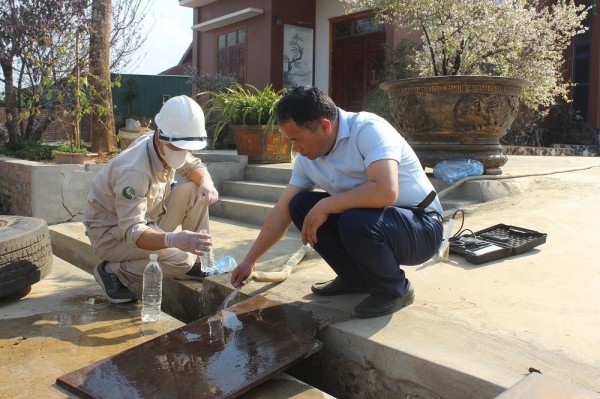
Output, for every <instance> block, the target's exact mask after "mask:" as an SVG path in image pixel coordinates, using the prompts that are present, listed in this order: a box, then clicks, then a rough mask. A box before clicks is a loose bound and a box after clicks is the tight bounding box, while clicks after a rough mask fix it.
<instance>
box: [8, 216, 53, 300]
mask: <svg viewBox="0 0 600 399" xmlns="http://www.w3.org/2000/svg"><path fill="white" fill-rule="evenodd" d="M51 269H52V246H51V244H50V234H49V232H48V225H47V224H46V221H45V220H43V219H39V218H32V217H24V216H7V215H0V298H2V297H5V296H9V295H13V294H15V293H20V292H23V291H25V290H29V289H30V287H31V285H32V284H35V283H37V282H38V281H40V280H41V279H43V278H44V277H46V276H47V275H48V273H50V270H51Z"/></svg>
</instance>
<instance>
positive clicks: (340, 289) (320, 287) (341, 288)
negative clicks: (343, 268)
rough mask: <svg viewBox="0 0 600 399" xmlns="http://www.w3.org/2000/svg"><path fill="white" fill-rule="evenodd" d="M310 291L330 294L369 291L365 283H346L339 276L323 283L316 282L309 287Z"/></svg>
mask: <svg viewBox="0 0 600 399" xmlns="http://www.w3.org/2000/svg"><path fill="white" fill-rule="evenodd" d="M310 289H311V291H312V292H313V293H314V294H315V295H321V296H331V295H344V294H355V293H357V292H369V288H368V287H367V286H365V285H351V286H349V285H347V284H346V283H345V282H344V280H342V279H341V278H339V277H336V278H335V279H333V280H331V281H326V282H324V283H316V284H313V286H312V287H310Z"/></svg>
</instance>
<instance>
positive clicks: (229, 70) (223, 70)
mask: <svg viewBox="0 0 600 399" xmlns="http://www.w3.org/2000/svg"><path fill="white" fill-rule="evenodd" d="M217 48H218V52H217V65H218V67H217V69H218V72H219V73H220V74H222V75H234V76H235V77H236V80H237V81H238V82H240V83H245V82H246V29H239V30H235V31H232V32H228V33H225V34H222V35H219V36H218V37H217Z"/></svg>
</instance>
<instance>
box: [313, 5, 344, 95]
mask: <svg viewBox="0 0 600 399" xmlns="http://www.w3.org/2000/svg"><path fill="white" fill-rule="evenodd" d="M341 15H344V7H343V6H342V5H341V3H340V2H338V1H337V0H317V9H316V27H315V86H317V87H318V88H319V89H321V90H323V91H324V92H325V93H328V92H329V57H330V56H331V52H330V48H329V19H330V18H334V17H339V16H341Z"/></svg>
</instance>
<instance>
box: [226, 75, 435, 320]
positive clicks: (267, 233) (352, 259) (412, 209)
mask: <svg viewBox="0 0 600 399" xmlns="http://www.w3.org/2000/svg"><path fill="white" fill-rule="evenodd" d="M277 119H278V125H279V129H280V130H281V131H282V133H283V135H284V136H285V137H286V138H287V139H288V140H289V141H290V143H291V144H292V146H293V148H294V150H295V151H296V152H297V153H298V157H297V158H296V161H295V164H294V169H293V171H292V177H291V179H290V182H289V184H288V186H287V187H286V189H285V190H284V192H283V193H282V195H281V197H280V198H279V200H278V202H277V204H276V205H275V207H274V208H273V209H272V210H271V212H270V213H269V214H268V215H267V218H266V220H265V222H264V225H263V227H262V229H261V232H260V234H259V235H258V237H257V239H256V241H255V242H254V244H253V245H252V247H251V248H250V251H249V252H248V254H247V255H246V257H245V258H244V260H243V261H242V262H241V263H240V264H239V265H238V267H237V268H236V269H235V270H234V272H233V273H232V277H231V283H232V284H233V285H234V286H235V287H239V286H240V285H241V284H242V282H243V281H244V280H245V279H246V278H247V277H248V276H249V275H250V273H251V272H252V271H253V269H254V267H255V264H256V261H257V260H258V259H259V258H260V257H261V256H262V255H264V254H265V252H267V250H268V249H269V248H271V247H272V246H273V245H274V244H275V243H276V242H277V241H278V240H280V239H281V238H282V237H283V235H284V234H285V232H286V231H287V229H288V228H289V226H290V225H291V223H292V222H293V223H294V224H295V225H296V227H298V229H299V230H301V232H302V242H303V243H304V244H310V245H311V246H312V247H313V248H314V249H315V250H316V251H317V252H318V253H319V254H320V255H321V256H322V257H323V259H324V260H325V261H326V262H327V264H328V265H329V266H330V267H331V268H332V269H333V270H334V271H335V273H336V274H337V277H336V278H335V279H334V280H331V281H328V282H325V283H317V284H314V285H313V286H312V292H313V293H314V294H316V295H343V294H348V293H356V292H368V293H370V295H369V296H367V297H366V298H365V300H363V301H362V302H361V303H360V304H358V305H357V306H356V307H355V308H354V311H353V314H354V316H355V317H362V318H367V317H377V316H383V315H386V314H390V313H393V312H395V311H397V310H399V309H401V308H403V307H404V306H406V305H408V304H410V303H411V302H412V301H413V298H414V290H413V288H412V285H411V284H410V282H409V281H408V279H407V278H406V277H405V274H404V271H403V270H402V269H401V268H400V266H399V265H401V264H404V265H415V264H420V263H423V262H425V261H427V260H428V259H429V258H431V256H432V255H433V254H434V253H435V251H436V250H437V248H438V247H439V245H440V243H441V241H442V233H443V225H442V218H441V214H442V207H441V205H440V202H439V200H438V198H437V196H436V195H435V191H434V190H433V187H432V185H431V183H430V181H429V179H428V178H427V176H426V175H425V172H424V171H423V168H422V167H421V164H420V163H419V160H418V158H417V157H416V155H415V153H414V151H413V150H412V148H411V147H410V146H409V145H408V143H407V142H406V141H405V140H404V138H402V136H400V134H398V132H397V131H396V130H395V129H394V128H393V127H392V126H391V125H390V124H389V123H388V122H387V121H385V120H384V119H382V118H380V117H378V116H377V115H374V114H371V113H367V112H359V113H350V112H345V111H343V110H341V109H338V108H337V107H336V106H335V104H334V103H333V101H332V100H331V98H329V97H328V96H327V95H326V94H325V93H323V92H322V91H320V90H319V89H317V88H315V87H297V88H295V89H293V90H291V91H290V92H288V93H287V94H286V95H285V96H284V97H283V98H282V99H281V101H280V102H279V104H278V106H277ZM317 187H318V188H321V189H322V190H323V191H324V192H322V191H313V190H314V189H315V188H317Z"/></svg>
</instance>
